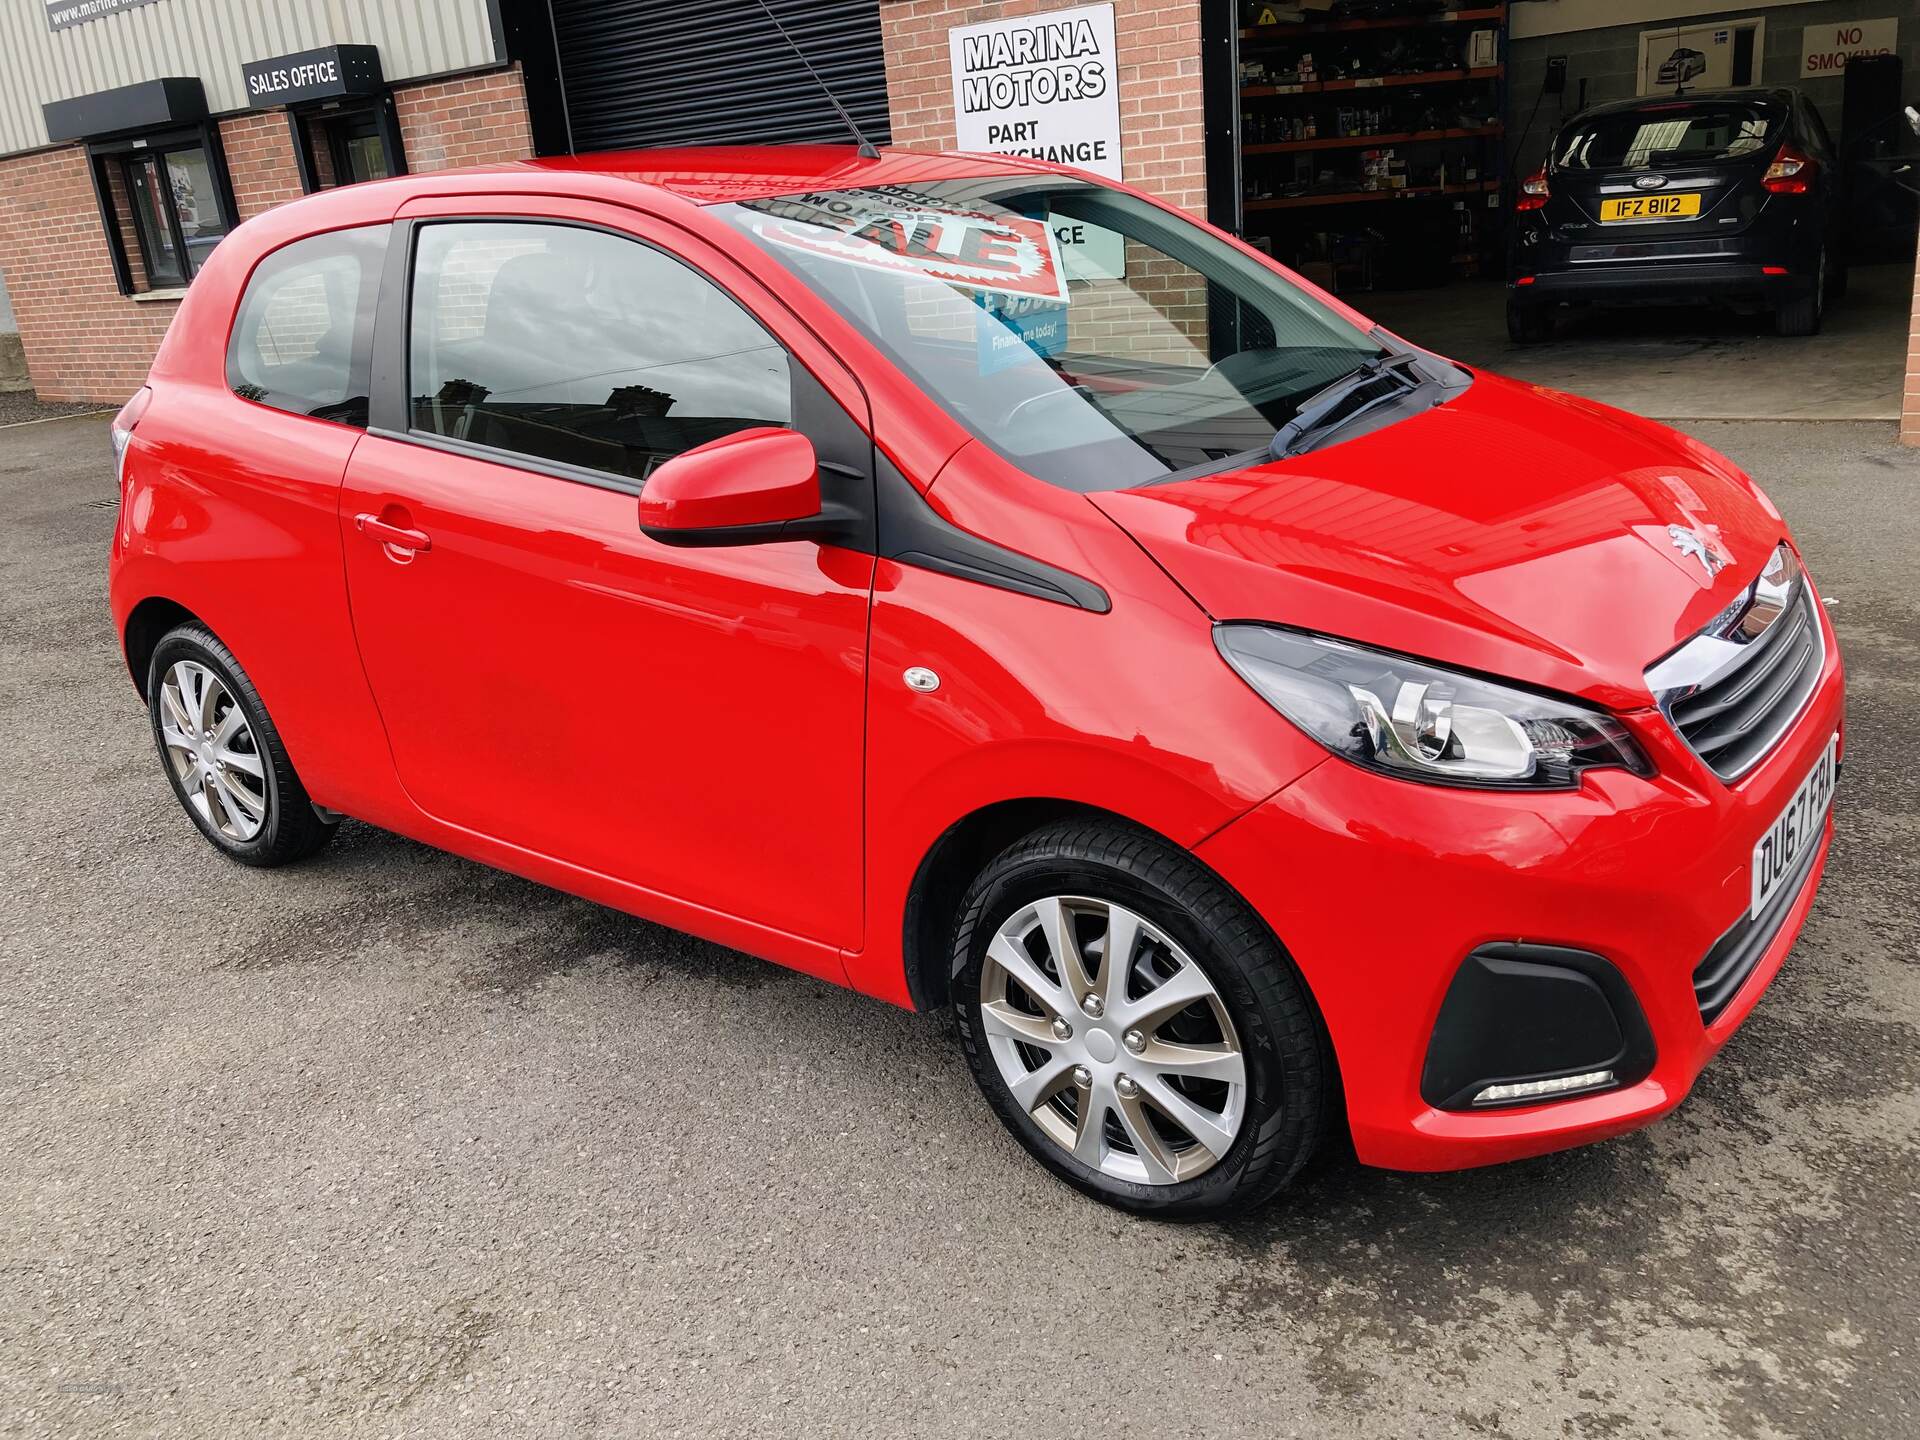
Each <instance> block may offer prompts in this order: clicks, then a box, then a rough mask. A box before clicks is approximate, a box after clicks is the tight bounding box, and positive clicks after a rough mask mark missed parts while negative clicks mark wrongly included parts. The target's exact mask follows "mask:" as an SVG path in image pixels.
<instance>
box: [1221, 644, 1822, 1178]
mask: <svg viewBox="0 0 1920 1440" xmlns="http://www.w3.org/2000/svg"><path fill="white" fill-rule="evenodd" d="M1822 623H1823V624H1825V620H1824V617H1823V620H1822ZM1843 710H1844V685H1843V680H1842V673H1841V665H1840V658H1839V651H1838V647H1837V645H1836V644H1835V643H1834V640H1833V636H1832V634H1831V630H1830V627H1829V633H1828V635H1827V656H1826V662H1825V666H1824V668H1823V672H1822V674H1821V678H1820V683H1819V686H1818V688H1817V689H1816V691H1815V692H1814V695H1813V698H1812V699H1811V701H1810V702H1809V703H1808V705H1807V708H1806V710H1805V711H1804V712H1803V713H1802V714H1801V716H1800V718H1799V719H1798V720H1797V721H1796V722H1795V724H1794V725H1793V727H1792V729H1791V730H1789V732H1788V733H1787V735H1786V736H1785V737H1784V738H1783V739H1782V740H1781V741H1780V743H1779V744H1778V745H1777V746H1776V747H1775V749H1774V750H1773V752H1772V753H1771V754H1770V755H1769V756H1768V757H1767V758H1766V759H1765V760H1764V761H1762V762H1761V763H1760V764H1759V765H1758V766H1756V767H1755V768H1754V769H1753V770H1751V771H1750V772H1748V773H1747V774H1746V775H1745V776H1743V777H1742V778H1741V779H1740V780H1739V781H1738V782H1737V783H1736V784H1733V785H1727V784H1724V783H1723V782H1721V781H1720V780H1718V779H1717V778H1715V777H1714V776H1713V775H1712V774H1711V772H1709V771H1708V770H1707V769H1706V768H1705V766H1704V765H1702V764H1701V763H1700V761H1699V760H1697V759H1696V758H1695V757H1694V756H1693V755H1692V753H1691V752H1690V751H1688V750H1687V748H1686V747H1685V745H1684V743H1683V742H1682V741H1681V740H1680V739H1679V737H1678V736H1677V735H1675V734H1674V733H1673V731H1672V730H1671V728H1670V727H1669V726H1668V724H1667V721H1666V719H1665V718H1664V717H1663V716H1661V715H1660V714H1658V713H1657V712H1654V711H1647V712H1643V713H1641V714H1638V715H1635V716H1630V717H1627V718H1628V720H1629V723H1630V724H1631V726H1632V728H1633V729H1634V732H1635V734H1636V736H1637V737H1638V738H1639V739H1640V741H1641V743H1642V745H1643V746H1644V747H1645V748H1646V749H1647V750H1648V752H1649V754H1651V755H1652V756H1653V758H1654V761H1655V764H1656V766H1657V767H1658V773H1657V774H1656V775H1654V776H1653V777H1652V778H1650V779H1642V778H1640V777H1637V776H1634V775H1631V774H1628V773H1627V772H1625V771H1596V772H1593V773H1591V774H1589V775H1588V776H1587V777H1586V781H1585V783H1584V784H1583V786H1582V787H1581V789H1579V790H1578V791H1571V792H1560V793H1555V794H1544V795H1524V794H1516V793H1512V792H1500V791H1481V790H1459V789H1443V788H1439V787H1435V786H1428V785H1421V784H1416V783H1413V782H1410V781H1402V780H1395V779H1391V778H1388V777H1386V776H1382V775H1377V774H1374V773H1372V772H1370V771H1367V770H1363V769H1361V768H1359V767H1357V766H1354V765H1350V764H1347V763H1346V762H1344V761H1340V760H1335V759H1328V760H1327V761H1325V762H1323V763H1322V764H1321V765H1319V766H1317V767H1316V768H1315V769H1313V770H1312V771H1310V772H1309V773H1308V774H1307V775H1305V776H1303V777H1302V778H1301V779H1300V780H1298V781H1296V782H1295V783H1294V784H1293V785H1291V786H1289V787H1288V788H1287V789H1285V790H1283V791H1281V792H1280V793H1279V794H1277V795H1275V796H1273V797H1271V798H1270V799H1268V800H1267V801H1266V802H1265V803H1263V804H1262V805H1260V806H1259V807H1257V808H1256V809H1255V810H1253V811H1252V812H1250V813H1249V814H1247V815H1245V816H1243V817H1241V818H1240V819H1239V820H1237V821H1235V822H1234V823H1233V824H1231V825H1229V826H1227V827H1226V828H1225V829H1223V830H1221V831H1220V832H1219V833H1218V834H1216V835H1214V836H1213V837H1211V838H1210V839H1209V840H1208V841H1207V842H1206V843H1204V844H1203V845H1201V846H1200V847H1199V850H1198V854H1199V856H1200V858H1201V859H1202V860H1204V861H1205V862H1206V863H1207V864H1209V865H1210V866H1212V867H1213V868H1214V869H1215V870H1216V871H1217V872H1218V873H1219V874H1220V875H1221V876H1222V878H1224V879H1225V880H1226V881H1227V882H1228V883H1229V884H1231V885H1233V886H1234V887H1235V888H1236V889H1238V890H1239V892H1240V893H1241V894H1242V895H1244V896H1245V897H1246V898H1247V899H1248V901H1249V902H1250V903H1252V904H1253V905H1254V906H1255V907H1256V908H1257V909H1258V910H1259V911H1260V912H1261V914H1262V915H1263V916H1265V918H1266V919H1267V921H1268V923H1269V924H1270V925H1271V926H1272V927H1273V930H1274V932H1275V934H1277V935H1278V936H1279V938H1280V940H1281V943H1282V944H1283V945H1285V946H1286V948H1287V950H1288V953H1289V954H1291V955H1292V956H1293V959H1294V961H1295V963H1296V964H1297V965H1298V966H1299V967H1300V971H1301V973H1302V975H1303V976H1304V977H1305V979H1306V982H1307V985H1308V987H1309V988H1310V989H1311V990H1312V992H1313V995H1314V998H1315V999H1316V1001H1318V1003H1319V1006H1320V1010H1321V1014H1322V1015H1323V1016H1324V1018H1325V1020H1326V1024H1327V1029H1328V1032H1329V1036H1330V1038H1331V1040H1332V1043H1333V1048H1334V1052H1335V1054H1336V1056H1337V1057H1338V1059H1339V1063H1340V1075H1341V1081H1342V1084H1343V1086H1344V1088H1345V1093H1346V1102H1347V1114H1348V1120H1349V1123H1350V1125H1351V1129H1352V1132H1353V1140H1354V1146H1355V1150H1356V1152H1357V1153H1358V1155H1359V1158H1360V1159H1361V1160H1362V1161H1364V1162H1365V1163H1367V1164H1371V1165H1380V1166H1385V1167H1388V1168H1391V1169H1401V1170H1451V1169H1459V1168H1463V1167H1466V1166H1471V1165H1484V1164H1492V1163H1495V1162H1498V1161H1504V1160H1513V1159H1519V1158H1521V1157H1523V1156H1528V1155H1537V1154H1542V1153H1544V1152H1547V1151H1550V1150H1558V1149H1563V1148H1565V1147H1567V1146H1571V1145H1578V1144H1583V1143H1585V1142H1587V1141H1591V1140H1601V1139H1606V1138H1608V1137H1610V1136H1614V1135H1619V1134H1622V1133H1625V1132H1626V1131H1629V1130H1634V1129H1638V1128H1639V1127H1641V1126H1643V1125H1646V1124H1648V1123H1650V1122H1651V1121H1653V1120H1656V1119H1658V1118H1659V1117H1660V1116H1661V1115H1664V1114H1665V1113H1666V1112H1667V1111H1669V1110H1671V1109H1673V1108H1674V1106H1676V1105H1678V1104H1679V1103H1680V1102H1681V1101H1682V1100H1683V1099H1684V1098H1685V1097H1686V1095H1687V1092H1688V1091H1689V1090H1690V1089H1691V1088H1692V1085H1693V1082H1694V1079H1695V1077H1697V1076H1698V1075H1699V1073H1700V1071H1701V1069H1702V1068H1703V1067H1704V1066H1705V1065H1706V1063H1707V1061H1708V1060H1709V1059H1711V1058H1712V1056H1713V1055H1714V1053H1715V1052H1716V1051H1718V1050H1719V1048H1720V1047H1721V1046H1722V1045H1723V1044H1725V1043H1726V1041H1727V1038H1728V1037H1729V1036H1730V1035H1731V1034H1732V1033H1733V1032H1734V1030H1736V1029H1737V1028H1738V1027H1739V1026H1740V1024H1741V1022H1742V1021H1743V1020H1745V1018H1746V1017H1747V1015H1748V1013H1749V1012H1751V1010H1752V1009H1753V1007H1754V1005H1755V1003H1756V1002H1757V1001H1758V1000H1759V998H1760V995H1761V993H1762V992H1763V991H1764V990H1765V989H1766V987H1767V985H1768V984H1769V983H1770V982H1771V981H1772V979H1773V977H1774V975H1775V974H1777V973H1778V971H1779V969H1780V966H1781V963H1782V962H1783V961H1784V960H1785V958H1786V956H1787V952H1788V951H1789V950H1791V949H1792V947H1793V942H1794V940H1795V939H1796V938H1797V936H1798V935H1799V933H1800V930H1801V927H1802V926H1803V925H1804V924H1805V921H1806V917H1807V912H1808V911H1809V910H1810V909H1811V907H1812V904H1813V899H1814V895H1815V893H1816V892H1817V891H1818V889H1819V886H1820V880H1821V876H1822V874H1823V872H1824V870H1825V866H1826V855H1827V848H1828V846H1829V844H1830V843H1831V840H1832V820H1831V818H1829V820H1828V823H1827V826H1826V830H1825V833H1823V835H1822V836H1821V838H1820V842H1819V847H1818V849H1817V851H1816V853H1815V856H1814V859H1813V861H1812V863H1811V866H1810V868H1809V870H1808V871H1807V873H1806V877H1805V879H1804V880H1803V881H1802V882H1801V883H1800V889H1799V891H1798V893H1797V894H1796V895H1795V896H1794V898H1793V900H1792V901H1791V903H1790V904H1788V905H1787V906H1786V907H1785V909H1784V913H1783V915H1782V916H1781V917H1780V918H1779V920H1778V928H1777V929H1776V930H1774V931H1773V933H1772V934H1771V935H1770V937H1769V938H1768V939H1767V940H1766V942H1765V945H1764V947H1763V948H1762V949H1761V950H1760V953H1759V956H1758V959H1757V960H1754V961H1753V962H1752V963H1751V967H1750V969H1749V970H1748V972H1747V974H1746V977H1745V979H1744V980H1743V981H1741V982H1740V984H1739V987H1738V989H1737V990H1736V991H1735V993H1734V994H1733V995H1732V997H1731V999H1730V1000H1728V1001H1727V1002H1726V1003H1725V1006H1724V1008H1722V1009H1721V1010H1719V1012H1718V1014H1717V1015H1716V1016H1715V1017H1714V1019H1713V1020H1712V1022H1711V1023H1708V1022H1706V1021H1704V1020H1703V1019H1702V1015H1701V1009H1700V1000H1699V998H1698V997H1697V996H1696V993H1695V989H1694V972H1695V970H1696V968H1697V967H1699V966H1700V964H1701V962H1702V961H1703V960H1704V959H1705V958H1706V957H1707V956H1708V954H1709V952H1710V951H1711V950H1713V948H1714V946H1715V945H1716V944H1717V943H1718V942H1719V941H1720V940H1721V938H1722V937H1723V936H1725V935H1727V934H1728V932H1729V931H1730V930H1732V929H1733V928H1734V927H1735V926H1736V924H1737V923H1738V922H1739V920H1740V918H1741V917H1742V916H1743V915H1744V914H1745V913H1746V911H1747V908H1748V905H1749V903H1750V888H1749V875H1748V865H1749V861H1750V857H1751V854H1752V850H1753V846H1754V843H1755V841H1756V840H1757V839H1758V838H1759V836H1760V835H1761V834H1762V833H1763V832H1764V831H1765V830H1766V828H1767V827H1768V826H1769V825H1770V824H1771V823H1772V821H1773V820H1774V818H1775V816H1776V815H1778V814H1779V812H1780V811H1781V809H1782V808H1783V807H1784V806H1785V805H1786V804H1787V801H1788V800H1789V799H1790V798H1791V797H1792V795H1793V793H1794V790H1795V788H1796V787H1797V786H1798V785H1799V784H1800V782H1801V780H1802V779H1803V778H1804V777H1805V776H1806V775H1807V773H1808V772H1809V771H1810V770H1811V769H1812V767H1813V765H1814V763H1815V762H1816V761H1817V760H1818V759H1819V757H1820V754H1821V752H1822V750H1823V749H1824V747H1825V746H1826V744H1827V741H1828V739H1829V738H1830V737H1831V736H1832V735H1833V734H1834V733H1835V732H1836V731H1837V730H1839V729H1840V727H1841V724H1842V720H1843ZM1844 743H1845V742H1844V736H1843V738H1842V745H1843V748H1844ZM1513 942H1521V943H1526V944H1534V945H1547V946H1563V947H1566V948H1568V949H1571V950H1578V951H1584V952H1588V953H1590V954H1593V955H1598V956H1600V957H1602V958H1604V959H1605V960H1606V961H1608V962H1609V963H1610V964H1611V965H1612V966H1614V967H1615V968H1616V969H1617V970H1618V971H1619V972H1620V974H1621V975H1622V976H1623V977H1624V978H1625V980H1626V982H1627V984H1628V985H1629V986H1630V987H1631V989H1632V993H1633V997H1634V999H1635V1000H1637V1001H1638V1003H1639V1006H1640V1009H1641V1011H1642V1012H1643V1013H1644V1015H1645V1018H1646V1023H1647V1026H1648V1028H1649V1030H1650V1031H1651V1034H1652V1038H1653V1044H1654V1051H1655V1055H1654V1060H1653V1065H1652V1068H1651V1070H1650V1071H1648V1072H1647V1073H1646V1074H1645V1076H1644V1078H1641V1079H1638V1080H1637V1081H1635V1082H1634V1083H1631V1084H1627V1085H1624V1086H1622V1087H1620V1088H1616V1089H1611V1090H1606V1091H1601V1092H1596V1093H1593V1094H1588V1095H1582V1096H1578V1097H1575V1098H1570V1099H1565V1100H1558V1101H1553V1102H1550V1103H1544V1104H1531V1105H1518V1106H1513V1107H1511V1108H1501V1109H1489V1110H1459V1109H1438V1108H1436V1107H1435V1106H1433V1105H1431V1104H1429V1103H1428V1102H1427V1101H1426V1100H1425V1099H1423V1098H1422V1095H1421V1077H1422V1069H1423V1065H1424V1064H1425V1061H1426V1057H1427V1054H1428V1050H1429V1045H1430V1041H1431V1039H1432V1036H1433V1033H1434V1025H1435V1021H1436V1018H1437V1017H1438V1016H1439V1013H1440V1009H1441V1005H1442V1002H1443V1000H1444V998H1445V996H1446V993H1447V990H1448V987H1449V986H1450V985H1451V983H1452V982H1453V980H1454V977H1455V975H1456V973H1457V972H1458V971H1459V969H1460V966H1461V965H1462V963H1463V962H1464V961H1465V960H1466V958H1467V957H1468V956H1469V955H1471V954H1472V953H1473V952H1474V951H1475V950H1477V949H1480V948H1481V947H1484V946H1491V945H1500V944H1504V943H1513Z"/></svg>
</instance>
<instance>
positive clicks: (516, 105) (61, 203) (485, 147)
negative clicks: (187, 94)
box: [0, 69, 533, 405]
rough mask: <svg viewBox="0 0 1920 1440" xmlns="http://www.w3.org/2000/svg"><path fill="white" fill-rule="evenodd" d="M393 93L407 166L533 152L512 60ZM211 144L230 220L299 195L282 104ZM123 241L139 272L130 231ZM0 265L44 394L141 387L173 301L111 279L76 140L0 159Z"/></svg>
mask: <svg viewBox="0 0 1920 1440" xmlns="http://www.w3.org/2000/svg"><path fill="white" fill-rule="evenodd" d="M394 100H395V104H396V106H397V108H398V112H399V117H400V130H401V137H402V143H403V144H404V145H405V147H406V159H407V167H408V169H410V170H415V171H425V170H441V169H446V168H448V167H450V166H455V165H477V164H485V163H488V162H491V161H500V160H515V159H520V158H522V157H524V156H527V155H530V154H532V153H533V143H532V137H531V134H530V133H529V130H528V126H527V106H526V92H525V90H524V89H523V88H522V86H521V83H520V74H519V71H518V69H514V70H504V71H498V72H495V73H493V74H488V75H473V76H467V77H465V78H463V79H457V80H445V81H438V82H436V83H434V84H431V85H418V86H413V87H411V88H407V89H398V90H396V91H395V92H394ZM220 143H221V146H222V148H223V149H224V150H225V151H226V155H227V173H228V175H229V177H230V178H231V180H232V183H233V191H234V201H235V204H236V205H237V207H238V209H239V212H240V216H239V218H240V219H242V220H245V219H248V218H250V217H252V216H254V215H257V214H259V213H260V212H261V211H263V210H268V209H271V208H272V207H273V206H275V205H278V204H281V203H282V202H284V201H287V200H291V199H293V198H295V197H296V196H298V195H299V194H300V176H299V170H298V168H297V166H296V164H295V161H294V154H293V142H292V138H291V136H290V135H289V133H288V128H287V117H286V114H285V112H284V111H279V110H273V111H263V112H261V113H259V114H249V115H239V116H234V117H231V118H229V119H226V120H222V121H221V122H220ZM123 218H124V217H123ZM127 251H128V256H129V258H130V260H131V261H132V264H133V266H134V268H135V270H136V272H137V271H138V269H139V265H140V257H139V249H138V247H137V246H136V245H134V244H133V243H132V237H131V232H130V231H129V232H128V241H127ZM0 270H4V271H5V273H6V276H7V288H8V290H9V291H10V293H11V294H12V297H13V307H14V312H15V315H16V317H17V318H18V321H19V325H20V338H21V343H22V345H23V347H24V348H25V350H26V357H27V369H28V372H29V374H30V375H31V377H32V380H33V384H34V388H35V389H36V390H37V391H38V392H39V394H40V396H41V398H42V399H45V400H93V401H98V402H99V403H101V404H103V405H117V404H119V403H120V402H121V401H123V400H125V399H126V398H127V396H128V395H130V394H132V393H133V392H134V391H135V390H137V389H139V388H140V385H141V383H142V382H143V381H144V380H145V379H146V374H147V366H148V365H149V364H150V363H151V362H152V360H153V352H154V351H155V350H156V349H158V348H159V345H160V339H161V337H162V336H163V335H165V334H166V330H167V324H168V322H169V321H171V320H172V318H173V312H174V310H175V309H176V308H178V302H177V301H175V300H165V299H153V300H134V299H129V298H128V297H127V296H124V295H122V294H121V293H120V291H119V289H118V287H117V286H116V285H115V284H114V279H113V262H112V259H111V258H110V256H109V254H108V251H107V244H106V237H105V234H104V232H103V230H102V227H101V221H100V213H99V209H98V207H97V206H96V204H95V203H94V197H93V184H92V181H91V180H90V179H89V177H88V175H87V160H86V154H85V152H84V151H83V150H82V149H81V148H80V147H79V146H77V145H76V146H67V147H65V148H63V149H58V150H44V151H40V152H38V153H36V154H31V155H17V156H13V157H11V158H9V159H0Z"/></svg>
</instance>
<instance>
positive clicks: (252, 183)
mask: <svg viewBox="0 0 1920 1440" xmlns="http://www.w3.org/2000/svg"><path fill="white" fill-rule="evenodd" d="M220 147H221V149H223V150H225V151H226V152H227V174H228V175H229V176H230V177H232V180H233V203H234V204H235V205H236V206H237V207H239V210H240V218H241V219H242V220H251V219H252V218H253V217H254V216H255V215H258V214H259V213H260V212H261V211H262V210H271V209H272V208H273V207H274V206H276V205H280V204H284V203H285V202H286V201H288V200H293V199H297V198H298V197H299V195H300V168H299V166H298V165H297V164H296V163H295V161H294V155H293V136H292V135H291V134H289V133H288V129H287V114H286V111H284V110H262V111H259V112H258V113H256V114H252V115H236V116H234V117H233V118H232V119H231V120H222V121H221V122H220Z"/></svg>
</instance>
